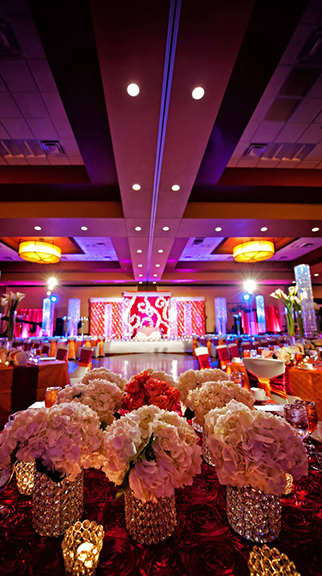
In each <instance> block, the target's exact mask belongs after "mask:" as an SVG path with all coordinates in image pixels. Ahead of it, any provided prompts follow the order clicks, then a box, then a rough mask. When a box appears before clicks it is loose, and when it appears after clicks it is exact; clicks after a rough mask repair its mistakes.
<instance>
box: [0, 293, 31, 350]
mask: <svg viewBox="0 0 322 576" xmlns="http://www.w3.org/2000/svg"><path fill="white" fill-rule="evenodd" d="M25 296H26V295H25V294H22V292H17V293H16V294H14V292H10V294H3V296H2V300H1V305H2V306H6V316H5V317H4V319H7V322H8V326H7V338H8V340H9V342H11V341H12V340H13V336H14V331H15V312H16V310H17V307H18V304H19V302H21V300H22V299H23V298H24V297H25Z"/></svg>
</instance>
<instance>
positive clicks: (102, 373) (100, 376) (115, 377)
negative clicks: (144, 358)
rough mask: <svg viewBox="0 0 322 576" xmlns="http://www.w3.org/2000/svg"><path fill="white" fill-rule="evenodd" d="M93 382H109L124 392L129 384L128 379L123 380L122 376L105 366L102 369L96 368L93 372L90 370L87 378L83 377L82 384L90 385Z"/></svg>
mask: <svg viewBox="0 0 322 576" xmlns="http://www.w3.org/2000/svg"><path fill="white" fill-rule="evenodd" d="M92 380H107V381H108V382H112V383H113V384H116V386H118V388H119V389H120V390H122V391H123V390H124V388H125V386H126V383H127V381H126V379H125V378H123V376H122V375H121V374H117V373H116V372H112V371H111V370H109V369H108V368H104V367H103V366H101V367H100V368H94V369H93V370H88V372H86V374H85V376H83V378H82V380H81V383H82V384H89V383H90V382H91V381H92Z"/></svg>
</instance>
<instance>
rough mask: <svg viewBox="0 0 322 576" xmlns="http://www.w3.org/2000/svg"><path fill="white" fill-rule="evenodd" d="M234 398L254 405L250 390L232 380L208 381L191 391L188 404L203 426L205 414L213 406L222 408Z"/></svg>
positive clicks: (250, 406)
mask: <svg viewBox="0 0 322 576" xmlns="http://www.w3.org/2000/svg"><path fill="white" fill-rule="evenodd" d="M232 399H235V400H237V401H238V402H242V403H243V404H246V406H248V407H249V408H253V406H254V400H253V397H252V395H251V393H250V392H249V390H247V389H246V388H240V386H239V385H238V384H235V383H234V382H232V381H231V380H222V381H218V382H206V384H203V385H202V386H199V387H198V388H195V389H194V390H191V391H190V392H189V394H188V396H187V400H186V404H187V406H188V408H190V410H193V412H194V415H195V418H196V421H197V424H199V426H203V425H204V419H205V416H206V414H207V413H208V412H209V411H210V410H211V409H212V408H222V407H223V406H225V405H226V404H228V402H230V400H232Z"/></svg>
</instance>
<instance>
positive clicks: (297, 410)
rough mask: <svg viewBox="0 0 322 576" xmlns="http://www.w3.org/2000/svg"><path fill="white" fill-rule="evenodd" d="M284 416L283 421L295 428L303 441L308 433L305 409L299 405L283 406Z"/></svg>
mask: <svg viewBox="0 0 322 576" xmlns="http://www.w3.org/2000/svg"><path fill="white" fill-rule="evenodd" d="M284 416H285V420H287V422H288V423H289V424H291V426H293V428H295V430H296V431H297V433H298V434H299V436H300V437H301V438H302V440H304V439H305V438H306V437H307V435H308V433H309V420H308V417H307V412H306V407H305V406H302V405H301V404H300V403H295V404H285V405H284Z"/></svg>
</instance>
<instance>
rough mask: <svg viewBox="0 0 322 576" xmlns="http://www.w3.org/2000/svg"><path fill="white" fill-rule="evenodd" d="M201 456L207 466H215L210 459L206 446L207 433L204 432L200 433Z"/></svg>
mask: <svg viewBox="0 0 322 576" xmlns="http://www.w3.org/2000/svg"><path fill="white" fill-rule="evenodd" d="M202 457H203V459H204V461H205V462H207V464H209V466H215V464H214V463H213V461H212V459H211V454H210V452H209V448H208V446H207V434H206V433H205V432H203V433H202Z"/></svg>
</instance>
